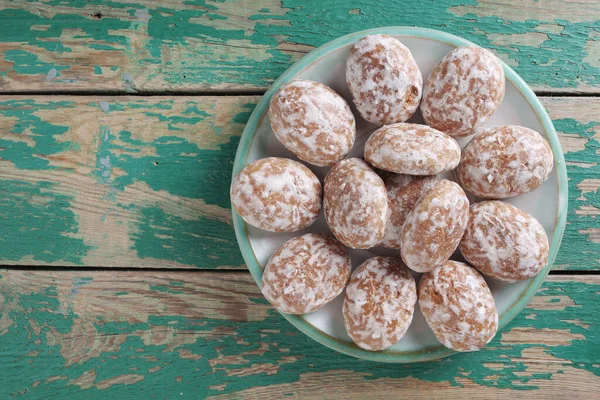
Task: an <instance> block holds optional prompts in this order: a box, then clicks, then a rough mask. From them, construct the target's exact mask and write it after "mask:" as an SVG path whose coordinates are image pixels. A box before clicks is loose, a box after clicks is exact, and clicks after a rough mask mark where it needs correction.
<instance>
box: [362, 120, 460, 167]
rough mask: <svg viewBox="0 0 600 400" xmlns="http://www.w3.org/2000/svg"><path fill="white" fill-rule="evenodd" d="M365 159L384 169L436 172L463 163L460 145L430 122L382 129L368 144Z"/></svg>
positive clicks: (373, 135)
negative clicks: (429, 124)
mask: <svg viewBox="0 0 600 400" xmlns="http://www.w3.org/2000/svg"><path fill="white" fill-rule="evenodd" d="M365 160H367V162H369V164H371V165H373V166H375V167H377V168H380V169H383V170H385V171H390V172H395V173H398V174H408V175H435V174H439V173H442V172H445V171H450V170H452V169H454V168H456V166H457V165H458V163H459V162H460V146H459V145H458V143H457V142H456V140H454V139H453V138H451V137H450V136H448V135H446V134H444V133H442V132H440V131H437V130H435V129H433V128H430V127H428V126H427V125H419V124H407V123H399V124H393V125H387V126H384V127H381V128H379V129H378V130H376V131H375V132H373V134H372V135H371V137H369V140H367V143H365Z"/></svg>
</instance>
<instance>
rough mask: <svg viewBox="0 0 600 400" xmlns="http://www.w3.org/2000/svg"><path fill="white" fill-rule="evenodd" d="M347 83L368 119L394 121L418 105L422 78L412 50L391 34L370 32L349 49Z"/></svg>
mask: <svg viewBox="0 0 600 400" xmlns="http://www.w3.org/2000/svg"><path fill="white" fill-rule="evenodd" d="M346 82H347V83H348V87H349V88H350V92H351V93H352V98H353V101H354V104H355V105H356V109H357V110H358V112H359V113H360V115H361V116H362V117H363V118H364V119H365V120H367V121H369V122H372V123H375V124H384V125H388V124H393V123H395V122H403V121H406V120H407V119H409V118H410V117H411V116H412V115H413V114H414V113H415V111H416V110H417V108H418V107H419V101H420V100H421V92H422V87H423V78H422V77H421V72H420V71H419V67H418V66H417V63H416V62H415V60H414V58H413V56H412V54H411V53H410V50H408V48H407V47H406V46H404V45H403V44H402V42H400V41H399V40H398V39H396V38H394V37H391V36H388V35H368V36H365V37H363V38H362V39H360V40H359V41H358V42H356V43H355V44H354V46H352V48H351V49H350V54H349V55H348V59H347V60H346Z"/></svg>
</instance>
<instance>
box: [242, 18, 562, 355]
mask: <svg viewBox="0 0 600 400" xmlns="http://www.w3.org/2000/svg"><path fill="white" fill-rule="evenodd" d="M372 34H386V35H390V36H396V37H416V38H420V39H428V40H434V41H438V42H442V43H446V44H449V45H451V46H454V47H459V46H469V45H473V46H478V45H476V44H474V43H473V42H470V41H468V40H466V39H464V38H461V37H459V36H456V35H452V34H450V33H446V32H443V31H439V30H435V29H428V28H419V27H407V26H388V27H380V28H373V29H367V30H362V31H357V32H353V33H350V34H347V35H344V36H341V37H339V38H337V39H334V40H332V41H330V42H327V43H325V44H324V45H322V46H320V47H318V48H316V49H314V50H313V51H311V52H310V53H308V54H306V55H305V56H304V57H302V58H301V59H300V60H298V61H297V62H295V63H294V64H293V65H292V66H291V67H289V68H288V69H287V70H286V71H285V72H284V73H283V74H281V75H280V76H279V78H277V80H276V81H275V82H273V83H272V84H271V86H270V87H269V89H268V90H267V91H266V92H265V94H264V95H263V96H262V97H261V99H260V101H259V102H258V104H257V105H256V107H255V109H254V111H253V112H252V114H251V115H250V118H249V119H248V122H247V123H246V126H245V127H244V131H243V132H242V136H241V137H240V141H239V144H238V148H237V151H236V154H235V160H234V163H233V171H232V178H233V177H235V176H236V175H237V174H238V173H239V172H240V171H241V169H242V168H243V167H245V166H246V165H247V159H248V153H249V151H250V147H251V144H252V142H253V139H254V135H255V133H256V130H257V128H258V126H259V125H260V122H261V121H262V119H263V118H264V115H265V113H266V111H267V109H268V105H269V102H270V100H271V97H272V95H273V93H274V92H275V91H276V90H277V89H278V88H279V87H280V86H281V85H282V84H283V83H286V82H288V81H290V80H292V79H293V78H294V77H295V76H296V75H297V74H298V73H300V72H301V71H302V70H304V69H305V68H307V67H308V66H309V65H311V64H313V63H314V62H316V61H318V60H319V59H321V58H323V57H325V56H327V55H328V54H329V53H331V52H333V51H336V50H338V49H340V48H341V47H344V46H346V45H349V44H352V43H354V42H355V41H357V40H358V39H359V38H361V37H363V36H365V35H372ZM500 61H501V63H502V67H503V68H504V75H505V77H506V79H508V80H510V81H511V82H512V83H513V84H514V85H515V87H516V88H517V89H518V90H519V92H521V94H522V95H523V97H524V98H525V99H526V100H527V102H528V103H529V105H530V106H531V108H532V109H533V111H534V113H535V114H536V115H537V117H538V119H539V121H540V123H541V124H542V126H543V128H544V130H545V131H546V133H547V135H548V139H549V142H550V147H551V148H552V152H553V154H554V165H555V168H556V169H557V181H558V182H557V186H558V202H557V215H556V223H555V226H554V232H553V235H552V240H551V243H550V253H549V255H548V263H547V265H546V266H545V267H544V269H543V270H542V271H541V272H540V273H539V274H538V275H537V276H536V277H535V278H533V279H532V280H531V281H530V283H529V285H528V286H527V288H526V289H525V290H524V291H523V292H522V293H521V295H520V297H519V298H518V300H517V301H515V302H514V303H513V304H512V305H511V306H510V307H509V308H508V309H507V310H506V311H505V312H504V313H502V315H500V316H499V323H498V330H500V329H502V328H503V327H504V326H506V324H508V323H509V322H510V321H512V320H513V319H514V318H515V317H516V316H517V314H519V313H520V312H521V311H522V310H523V309H524V308H525V307H526V306H527V304H528V303H529V302H530V300H531V298H532V297H533V296H534V295H535V293H536V292H537V290H538V289H539V287H540V286H541V284H542V283H543V281H544V280H545V278H546V276H547V275H548V272H549V271H550V269H551V267H552V265H553V264H554V261H555V259H556V255H557V254H558V250H559V248H560V244H561V241H562V237H563V233H564V230H565V224H566V215H567V211H568V180H567V170H566V164H565V159H564V154H563V151H562V147H561V145H560V142H559V139H558V135H557V133H556V130H555V128H554V124H553V123H552V119H551V118H550V116H549V115H548V113H547V112H546V109H545V108H544V106H543V105H542V103H541V102H540V100H539V98H538V97H537V96H536V95H535V93H534V92H533V90H532V89H531V88H530V87H529V86H528V85H527V83H525V81H524V80H523V78H521V77H520V76H519V75H518V74H517V73H516V72H515V71H514V70H513V69H512V68H511V67H510V66H508V65H507V64H506V63H505V62H504V61H502V60H500ZM231 212H232V217H233V226H234V230H235V235H236V238H237V242H238V245H239V247H240V251H241V253H242V257H243V258H244V261H245V263H246V266H247V267H248V270H249V271H250V274H251V275H252V277H253V278H254V281H255V282H256V284H257V285H258V287H259V288H262V284H261V283H262V267H261V266H260V263H259V262H258V261H257V258H256V255H255V254H254V249H253V248H252V245H251V243H250V239H249V235H248V229H247V225H246V223H245V222H244V221H243V220H242V218H241V217H240V216H239V214H237V212H236V211H235V209H234V208H233V207H232V208H231ZM278 312H279V311H278ZM279 313H280V314H281V315H283V317H284V318H285V319H287V320H288V321H289V322H290V323H291V324H292V325H294V326H295V327H296V328H297V329H299V330H300V331H301V332H302V333H304V334H305V335H307V336H308V337H310V338H311V339H313V340H316V341H317V342H319V343H321V344H322V345H324V346H327V347H329V348H331V349H333V350H336V351H338V352H340V353H343V354H346V355H350V356H353V357H356V358H360V359H364V360H370V361H376V362H386V363H412V362H424V361H432V360H437V359H440V358H444V357H448V356H450V355H453V354H456V353H457V352H456V351H454V350H450V349H448V348H446V347H444V346H443V345H441V344H440V345H439V346H434V347H427V348H424V349H420V350H415V351H402V352H398V351H394V350H384V351H379V352H372V351H368V350H364V349H362V348H360V347H358V346H357V345H355V344H354V343H347V342H344V341H342V340H340V339H337V338H335V337H333V336H331V335H329V334H327V333H325V332H323V331H321V330H320V329H318V328H316V327H315V326H313V325H312V324H310V323H308V322H307V321H306V320H305V319H304V318H303V316H301V315H290V314H285V313H282V312H279Z"/></svg>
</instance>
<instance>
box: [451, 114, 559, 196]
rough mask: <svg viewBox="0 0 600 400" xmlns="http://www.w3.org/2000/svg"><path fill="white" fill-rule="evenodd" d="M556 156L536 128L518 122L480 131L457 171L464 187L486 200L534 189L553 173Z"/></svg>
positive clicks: (464, 153)
mask: <svg viewBox="0 0 600 400" xmlns="http://www.w3.org/2000/svg"><path fill="white" fill-rule="evenodd" d="M553 165H554V156H553V154H552V149H551V148H550V145H549V144H548V142H547V141H546V140H545V139H544V138H543V137H542V135H540V134H539V133H537V132H536V131H534V130H532V129H529V128H525V127H523V126H517V125H504V126H496V127H494V128H490V129H485V130H483V131H481V132H479V133H478V134H477V135H476V136H475V137H474V138H473V139H472V140H471V141H470V142H469V144H468V145H467V147H465V148H464V150H463V154H462V159H461V161H460V165H459V167H458V170H457V175H458V179H459V181H460V184H461V185H462V187H464V188H465V189H466V190H468V191H469V192H471V193H473V194H474V195H476V196H479V197H482V198H485V199H505V198H508V197H513V196H518V195H520V194H524V193H527V192H531V191H532V190H534V189H537V188H538V187H539V186H541V185H542V183H544V182H545V181H546V179H548V177H549V176H550V172H552V167H553Z"/></svg>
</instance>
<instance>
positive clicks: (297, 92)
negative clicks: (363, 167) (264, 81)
mask: <svg viewBox="0 0 600 400" xmlns="http://www.w3.org/2000/svg"><path fill="white" fill-rule="evenodd" d="M269 119H270V121H271V128H272V129H273V132H274V133H275V136H276V137H277V139H278V140H279V141H280V142H281V143H282V144H283V145H284V146H285V147H286V148H287V149H288V150H290V151H291V152H292V153H294V154H295V155H296V156H298V158H300V159H301V160H304V161H306V162H309V163H311V164H314V165H317V166H326V165H333V164H335V163H336V162H338V161H340V160H341V159H342V158H344V156H345V155H346V154H348V152H349V151H350V149H352V145H353V144H354V140H355V137H356V127H355V120H354V115H353V114H352V111H351V110H350V107H349V106H348V104H347V103H346V101H345V100H344V99H343V98H342V97H341V96H340V95H338V94H337V93H336V92H334V91H333V90H331V89H330V88H329V87H327V86H325V85H323V84H322V83H319V82H313V81H305V80H295V81H292V82H289V83H286V84H284V85H281V87H280V88H279V90H278V91H277V93H275V95H274V96H273V97H272V98H271V103H270V105H269Z"/></svg>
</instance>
